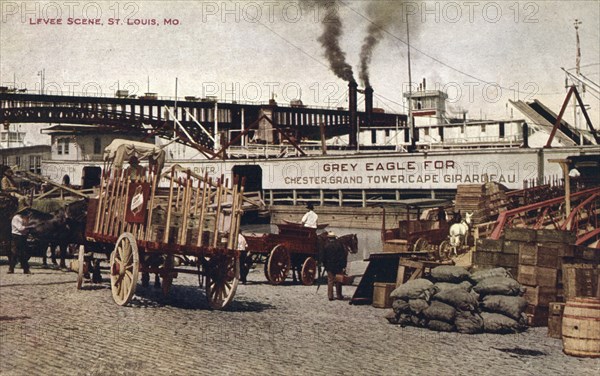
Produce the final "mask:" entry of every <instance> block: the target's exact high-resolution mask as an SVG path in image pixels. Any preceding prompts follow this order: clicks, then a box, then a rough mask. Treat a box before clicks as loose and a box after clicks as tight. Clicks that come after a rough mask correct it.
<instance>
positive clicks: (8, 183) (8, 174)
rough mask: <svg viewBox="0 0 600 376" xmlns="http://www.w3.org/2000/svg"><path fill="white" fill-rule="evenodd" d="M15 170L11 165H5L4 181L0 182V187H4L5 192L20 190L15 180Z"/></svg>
mask: <svg viewBox="0 0 600 376" xmlns="http://www.w3.org/2000/svg"><path fill="white" fill-rule="evenodd" d="M13 175H14V172H13V170H12V168H10V167H4V171H3V173H2V181H1V182H0V188H2V191H3V192H18V191H19V189H18V188H17V186H16V184H15V181H14V180H13Z"/></svg>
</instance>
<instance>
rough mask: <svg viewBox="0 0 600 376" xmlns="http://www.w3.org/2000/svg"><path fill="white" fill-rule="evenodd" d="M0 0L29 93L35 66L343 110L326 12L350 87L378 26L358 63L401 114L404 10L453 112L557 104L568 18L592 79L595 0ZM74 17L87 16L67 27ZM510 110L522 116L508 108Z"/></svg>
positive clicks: (571, 43) (104, 85) (140, 88)
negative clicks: (326, 40)
mask: <svg viewBox="0 0 600 376" xmlns="http://www.w3.org/2000/svg"><path fill="white" fill-rule="evenodd" d="M324 1H325V0H316V2H317V3H319V2H321V3H322V2H324ZM304 2H305V3H306V1H304ZM313 2H314V1H313ZM0 4H1V14H0V16H1V20H0V86H13V85H14V83H15V82H16V86H17V87H18V88H26V89H28V90H30V91H33V90H39V89H40V86H41V83H40V82H41V76H40V74H39V72H40V71H44V72H45V83H44V88H45V91H46V92H57V91H59V92H62V93H64V94H67V93H75V94H79V93H81V92H85V93H87V94H95V93H103V94H104V95H113V94H114V92H115V91H116V90H117V89H128V90H129V92H130V94H137V95H142V94H143V93H145V92H154V93H158V95H159V96H165V97H174V96H175V95H176V94H177V96H178V97H180V98H181V97H183V96H196V97H203V96H207V95H214V96H217V97H219V98H221V99H225V100H228V101H231V100H237V101H244V102H257V101H258V102H265V101H267V100H268V99H269V98H271V97H273V98H275V99H276V100H277V101H278V102H282V103H285V102H289V101H290V100H293V99H298V98H300V99H302V101H303V102H304V103H305V104H310V105H318V106H324V107H326V106H331V107H338V106H344V107H346V106H347V98H346V91H347V86H346V85H347V83H346V82H345V81H344V80H342V79H341V78H338V76H336V75H335V74H334V73H333V71H332V70H331V69H330V64H329V62H328V60H327V58H326V57H325V54H324V48H323V47H322V45H321V43H320V41H319V40H320V36H321V34H322V32H323V26H324V22H323V21H327V22H329V21H331V20H332V19H333V18H334V17H337V18H339V20H340V21H341V28H340V30H341V35H340V38H339V46H340V48H341V50H342V51H343V52H344V53H345V55H344V57H345V61H346V62H347V64H348V65H350V66H351V67H352V69H353V72H354V77H355V78H356V79H357V80H358V82H359V85H362V84H363V82H361V81H360V79H359V74H358V72H359V70H360V53H361V50H362V48H363V40H364V38H365V36H366V35H367V30H368V29H369V27H370V26H371V30H375V31H378V32H377V36H378V37H379V39H377V42H378V43H377V44H376V45H375V46H374V47H373V50H372V55H371V61H370V64H369V65H368V68H369V73H370V82H371V84H372V86H373V88H374V90H375V101H374V102H375V106H376V107H380V108H383V109H384V110H386V111H388V112H400V113H406V109H405V107H404V103H403V97H402V92H403V90H405V89H406V88H407V87H408V82H409V75H408V58H407V51H408V47H407V41H408V38H407V22H406V16H405V15H406V14H408V15H409V16H408V30H409V34H408V35H409V36H410V45H411V50H410V54H411V60H410V61H411V64H410V66H411V73H412V75H411V76H412V80H411V81H412V83H413V84H415V83H418V82H421V80H422V79H423V78H425V79H426V80H427V88H428V89H441V90H444V91H445V92H447V94H448V96H449V103H448V110H449V112H450V115H451V116H452V115H453V113H454V114H458V113H460V112H461V111H463V110H465V111H468V117H470V118H486V119H500V118H509V117H510V116H511V106H510V105H507V104H508V101H509V99H512V100H515V99H521V100H526V101H531V100H533V99H538V100H540V101H542V102H544V103H545V104H547V105H548V106H549V107H550V108H551V109H553V110H554V111H555V112H559V110H560V106H561V104H562V101H563V100H564V97H565V93H566V92H565V87H564V86H565V74H564V72H563V71H562V70H561V67H562V68H565V69H574V67H575V61H576V51H577V50H576V35H575V28H574V21H575V20H576V19H578V20H580V21H581V22H582V23H581V24H580V25H579V34H580V39H581V63H580V65H581V72H582V73H583V74H584V75H585V76H586V77H588V78H589V79H590V80H592V81H594V82H596V83H599V82H600V2H599V1H596V0H589V1H427V2H422V1H397V0H395V1H381V0H380V1H366V0H364V1H362V0H361V1H354V0H343V1H339V2H338V3H337V5H336V6H333V7H332V6H327V7H324V8H323V7H321V8H319V7H318V6H315V5H314V4H311V2H310V1H309V3H308V4H301V5H298V2H296V1H269V0H265V1H227V0H221V1H112V0H111V1H69V0H65V1H53V2H43V1H5V0H1V1H0ZM111 19H112V20H111ZM116 19H119V21H118V24H117V21H116ZM84 20H85V21H87V20H91V21H93V22H97V23H99V24H93V25H89V24H88V25H81V24H79V25H78V24H76V23H82V22H83V21H84ZM57 22H62V24H52V23H57ZM88 22H89V21H88ZM111 23H112V25H111ZM591 94H593V93H592V92H588V93H586V96H585V102H586V103H587V104H588V105H589V106H590V111H591V114H592V121H593V123H594V125H595V126H596V127H597V128H598V127H600V115H599V114H600V112H599V108H600V101H599V100H598V99H597V98H596V97H594V96H593V95H591ZM361 104H362V100H361V99H359V106H361ZM568 115H570V112H568ZM513 116H514V117H515V118H522V116H521V115H520V114H519V113H518V112H517V111H516V109H515V110H514V115H513ZM567 120H569V118H568V117H567Z"/></svg>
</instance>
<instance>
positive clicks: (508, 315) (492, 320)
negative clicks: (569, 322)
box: [386, 265, 527, 334]
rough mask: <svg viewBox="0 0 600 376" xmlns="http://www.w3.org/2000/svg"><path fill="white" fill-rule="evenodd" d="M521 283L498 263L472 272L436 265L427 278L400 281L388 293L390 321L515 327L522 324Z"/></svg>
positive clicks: (477, 328) (477, 329)
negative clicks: (489, 267)
mask: <svg viewBox="0 0 600 376" xmlns="http://www.w3.org/2000/svg"><path fill="white" fill-rule="evenodd" d="M523 292H524V290H523V288H522V286H521V285H520V284H519V283H518V282H517V281H515V280H514V279H513V278H512V277H511V276H510V274H509V273H508V272H507V271H506V269H504V268H496V269H489V270H482V271H478V272H475V273H473V274H471V273H469V272H468V271H467V270H466V269H464V268H461V267H458V266H450V265H442V266H438V267H436V268H434V269H432V270H431V277H430V278H419V279H415V280H411V281H408V282H407V283H405V284H402V285H400V286H399V287H398V288H396V289H395V290H394V291H392V293H391V294H390V297H391V298H392V299H393V303H392V308H393V312H391V313H390V314H389V315H388V316H386V318H387V319H388V321H389V322H390V323H392V324H399V325H402V326H407V325H410V326H417V327H422V328H428V329H431V330H436V331H444V332H454V331H457V332H459V333H467V334H475V333H482V332H487V333H517V332H521V331H523V330H525V329H526V328H527V324H526V317H525V314H524V312H525V309H526V308H527V301H526V300H525V299H524V298H523V297H522V295H523Z"/></svg>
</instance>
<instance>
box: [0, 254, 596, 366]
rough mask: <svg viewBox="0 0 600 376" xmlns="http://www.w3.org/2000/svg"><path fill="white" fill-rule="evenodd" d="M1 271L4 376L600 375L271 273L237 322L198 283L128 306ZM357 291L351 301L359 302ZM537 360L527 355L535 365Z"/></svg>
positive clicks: (239, 298)
mask: <svg viewBox="0 0 600 376" xmlns="http://www.w3.org/2000/svg"><path fill="white" fill-rule="evenodd" d="M7 270H8V268H7V266H6V265H5V264H4V265H1V266H0V374H2V375H28V376H29V375H31V376H33V375H50V374H53V375H150V374H154V375H192V374H193V375H197V374H202V373H205V374H210V375H215V374H219V375H220V374H225V375H253V374H274V375H284V374H285V375H307V374H308V375H312V374H340V375H362V374H364V375H408V374H414V375H420V374H427V375H430V374H436V375H440V374H445V375H540V374H547V375H558V374H570V375H598V374H599V372H600V359H580V358H574V357H569V356H566V355H564V354H563V353H562V344H561V341H560V340H556V339H552V338H548V337H546V328H534V329H530V330H529V331H527V332H526V333H523V334H518V335H490V334H486V335H461V334H449V333H436V332H432V331H428V330H426V329H417V328H401V327H399V326H396V325H391V324H388V323H387V321H386V320H385V319H384V318H383V316H384V315H385V314H386V313H387V312H388V310H383V309H376V308H373V307H371V306H352V305H349V304H348V301H347V300H346V301H333V302H329V301H327V299H326V288H324V287H322V288H320V289H319V291H318V292H317V291H316V290H317V289H316V287H315V286H312V287H306V286H297V285H291V284H286V285H284V286H270V285H268V284H266V283H265V282H264V276H263V273H262V270H261V269H260V268H257V269H255V270H253V271H252V272H251V273H250V275H249V280H250V282H249V283H248V285H240V287H239V289H238V293H237V295H236V298H235V301H234V302H233V304H232V305H231V306H230V308H229V309H228V310H227V311H211V310H209V309H208V308H207V304H206V302H205V297H204V292H203V290H201V289H199V288H198V283H197V277H196V276H193V275H180V277H179V278H177V279H176V280H175V281H174V286H173V288H172V290H171V294H170V295H169V296H168V297H166V298H163V297H162V294H161V293H160V292H159V290H155V289H154V288H152V287H150V288H143V287H141V285H138V288H137V292H136V296H135V298H134V301H133V303H132V304H131V305H130V306H128V307H120V306H117V305H116V304H115V303H114V302H113V301H112V297H111V293H110V290H109V286H108V283H104V284H102V285H92V284H86V285H85V286H84V290H82V291H77V290H76V288H75V279H76V276H75V274H74V273H71V272H63V271H58V270H51V269H41V268H40V267H35V264H34V267H33V269H32V271H33V273H34V274H33V275H24V274H22V273H19V272H20V270H19V271H17V273H15V274H12V275H9V274H7ZM353 291H354V288H353V287H345V291H344V292H345V295H346V296H349V295H351V294H352V293H353ZM525 354H527V355H525Z"/></svg>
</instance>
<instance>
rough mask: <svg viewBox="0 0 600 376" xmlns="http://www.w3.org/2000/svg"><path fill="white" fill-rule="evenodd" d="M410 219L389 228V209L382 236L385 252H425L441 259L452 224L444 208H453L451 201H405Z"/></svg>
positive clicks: (407, 216)
mask: <svg viewBox="0 0 600 376" xmlns="http://www.w3.org/2000/svg"><path fill="white" fill-rule="evenodd" d="M401 204H402V205H404V206H405V207H406V219H403V220H400V221H398V227H394V228H390V229H386V227H385V210H384V214H383V218H384V221H383V223H382V229H381V237H382V240H383V251H384V252H387V253H423V254H424V255H429V257H430V258H432V259H433V258H435V259H437V258H440V254H439V251H440V245H443V244H444V241H445V240H446V239H448V230H449V228H450V224H449V223H448V221H447V220H446V218H445V217H446V216H445V215H443V214H444V213H443V212H442V213H441V214H442V215H440V211H441V210H445V209H446V208H448V207H449V204H450V203H449V201H447V200H433V199H427V200H405V201H403V202H401Z"/></svg>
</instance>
